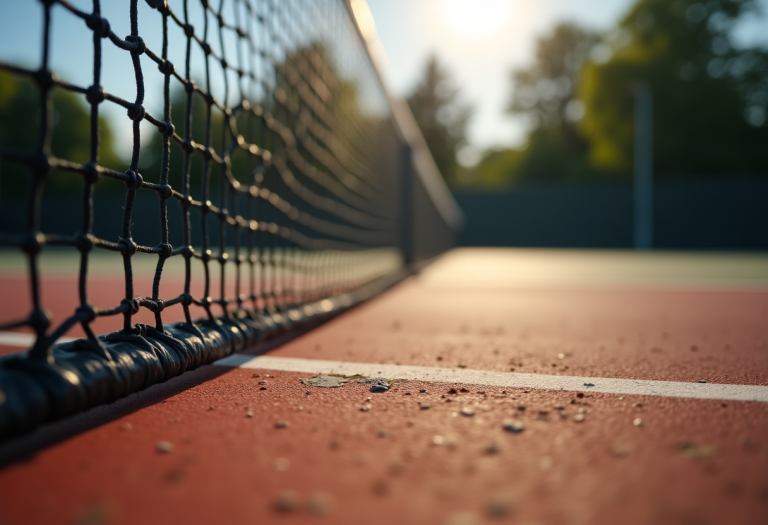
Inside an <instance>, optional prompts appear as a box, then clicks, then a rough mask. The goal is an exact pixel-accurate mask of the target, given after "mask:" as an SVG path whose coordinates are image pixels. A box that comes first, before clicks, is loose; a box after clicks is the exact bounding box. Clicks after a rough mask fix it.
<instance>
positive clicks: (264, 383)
mask: <svg viewBox="0 0 768 525" xmlns="http://www.w3.org/2000/svg"><path fill="white" fill-rule="evenodd" d="M259 384H260V385H268V384H269V381H264V380H262V381H259Z"/></svg>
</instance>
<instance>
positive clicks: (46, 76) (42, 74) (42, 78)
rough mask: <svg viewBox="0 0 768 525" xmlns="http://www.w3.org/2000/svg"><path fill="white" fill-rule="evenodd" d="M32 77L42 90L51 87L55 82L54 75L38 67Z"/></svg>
mask: <svg viewBox="0 0 768 525" xmlns="http://www.w3.org/2000/svg"><path fill="white" fill-rule="evenodd" d="M34 79H35V82H37V85H38V86H40V89H42V90H43V91H47V90H49V89H51V88H52V87H53V85H54V84H55V83H56V75H54V74H53V72H51V71H48V70H47V69H38V70H37V71H36V72H35V74H34Z"/></svg>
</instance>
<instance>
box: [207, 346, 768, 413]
mask: <svg viewBox="0 0 768 525" xmlns="http://www.w3.org/2000/svg"><path fill="white" fill-rule="evenodd" d="M213 364H214V365H218V366H230V367H234V368H255V369H262V370H278V371H281V372H302V373H307V374H342V375H350V376H351V375H358V374H359V375H362V376H366V377H386V378H389V379H411V380H417V381H433V382H436V383H461V384H467V385H485V386H499V387H508V388H536V389H542V390H565V391H569V392H600V393H603V394H627V395H640V396H661V397H683V398H690V399H717V400H722V401H759V402H762V403H768V386H759V385H722V384H717V383H682V382H678V381H646V380H642V379H614V378H606V377H575V376H553V375H544V374H521V373H517V372H486V371H483V370H468V369H466V368H436V367H431V366H406V365H377V364H372V363H349V362H345V361H325V360H321V359H302V358H298V357H269V356H260V357H253V356H249V355H242V354H237V355H231V356H229V357H225V358H224V359H220V360H218V361H216V362H215V363H213ZM585 383H589V384H593V385H594V386H586V385H585Z"/></svg>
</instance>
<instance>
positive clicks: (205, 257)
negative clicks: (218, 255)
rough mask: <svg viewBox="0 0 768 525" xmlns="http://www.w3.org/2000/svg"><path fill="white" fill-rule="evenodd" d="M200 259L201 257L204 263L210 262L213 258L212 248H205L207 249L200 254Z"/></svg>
mask: <svg viewBox="0 0 768 525" xmlns="http://www.w3.org/2000/svg"><path fill="white" fill-rule="evenodd" d="M200 259H201V260H202V261H203V262H204V263H208V262H210V260H211V250H205V251H204V252H203V254H202V255H201V256H200Z"/></svg>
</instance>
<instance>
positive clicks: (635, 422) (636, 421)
mask: <svg viewBox="0 0 768 525" xmlns="http://www.w3.org/2000/svg"><path fill="white" fill-rule="evenodd" d="M632 424H633V425H635V426H636V427H641V426H643V420H642V419H640V418H639V417H636V418H635V419H634V421H632Z"/></svg>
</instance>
